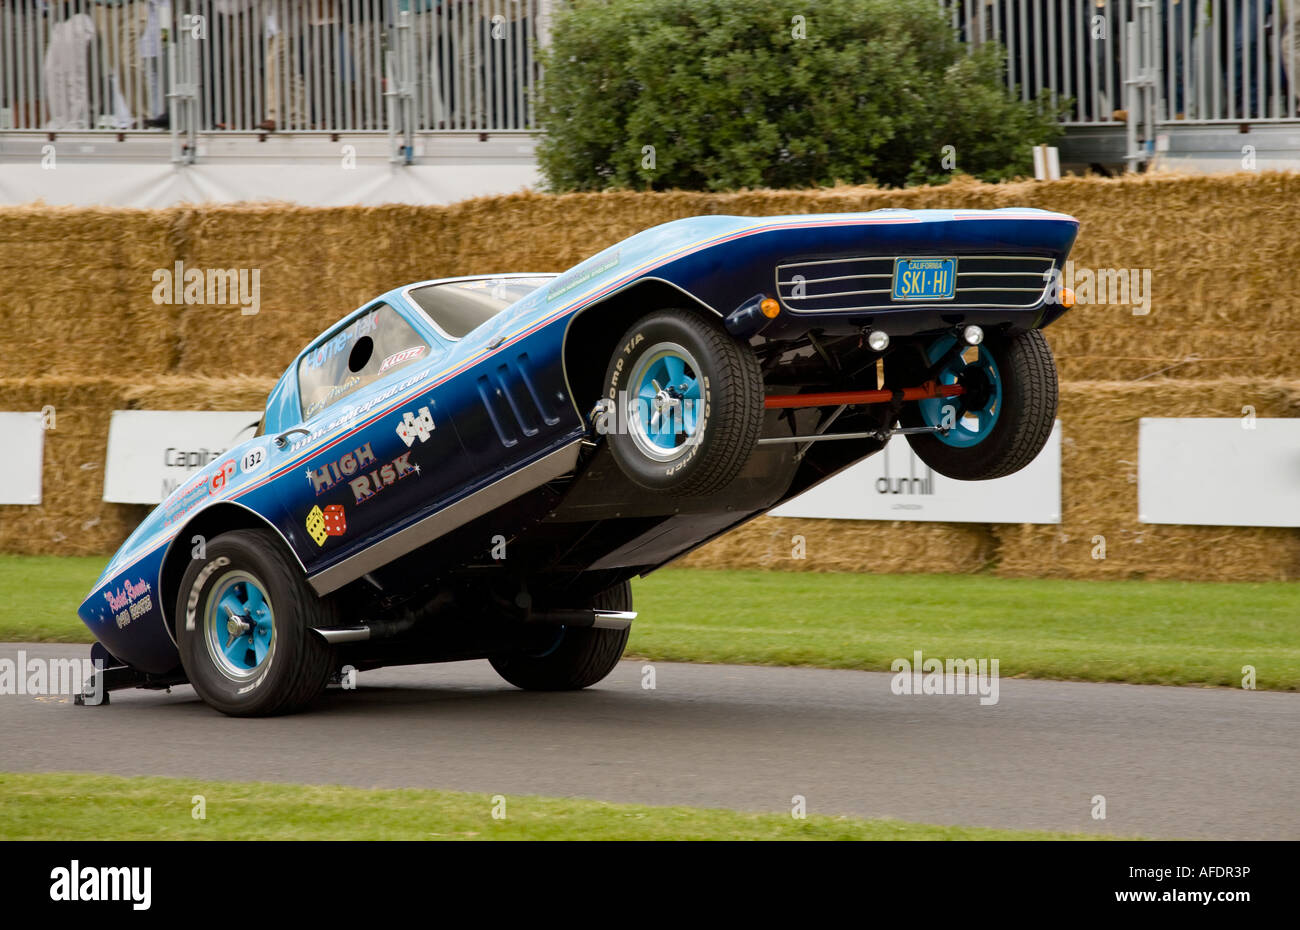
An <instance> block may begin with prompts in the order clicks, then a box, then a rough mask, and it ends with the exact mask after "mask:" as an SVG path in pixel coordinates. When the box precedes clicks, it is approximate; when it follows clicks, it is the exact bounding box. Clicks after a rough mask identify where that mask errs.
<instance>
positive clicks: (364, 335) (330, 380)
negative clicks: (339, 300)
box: [298, 303, 429, 420]
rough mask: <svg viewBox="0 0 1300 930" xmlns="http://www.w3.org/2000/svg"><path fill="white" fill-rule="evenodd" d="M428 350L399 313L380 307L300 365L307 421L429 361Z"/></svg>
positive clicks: (336, 334)
mask: <svg viewBox="0 0 1300 930" xmlns="http://www.w3.org/2000/svg"><path fill="white" fill-rule="evenodd" d="M428 348H429V347H428V345H426V344H425V341H424V339H423V338H422V337H421V336H420V335H419V333H417V332H416V331H415V330H414V329H412V328H411V324H410V323H408V322H406V320H404V319H402V316H401V314H399V313H398V312H397V311H396V310H394V309H393V308H392V307H390V306H389V305H388V304H384V303H381V304H376V305H374V306H373V307H371V308H370V309H368V310H367V311H366V312H365V313H363V314H362V315H361V316H359V317H357V318H356V319H354V320H353V321H352V322H351V323H349V324H348V325H347V326H346V327H344V328H343V329H340V330H337V331H335V332H334V333H331V334H330V335H329V336H327V337H326V338H324V339H322V340H321V341H320V342H318V343H316V344H315V345H314V346H312V348H310V349H309V350H308V351H307V354H306V355H304V356H303V357H302V361H300V362H299V363H298V396H299V397H300V398H301V399H302V416H303V419H304V420H308V419H311V418H312V417H313V416H315V415H316V414H317V413H319V412H320V411H322V410H324V409H325V408H326V407H328V406H330V405H331V404H334V403H336V402H337V401H340V400H342V399H343V398H344V397H347V396H348V395H349V394H352V393H353V392H355V391H359V390H360V389H361V388H363V387H365V386H366V385H367V384H370V383H371V382H372V381H375V380H377V379H379V378H381V377H383V378H386V377H388V376H389V375H390V374H391V373H393V372H394V371H397V370H398V369H399V368H403V367H405V366H407V365H409V364H411V363H412V362H414V361H416V360H417V359H420V358H423V357H424V356H425V355H426V353H427V351H428Z"/></svg>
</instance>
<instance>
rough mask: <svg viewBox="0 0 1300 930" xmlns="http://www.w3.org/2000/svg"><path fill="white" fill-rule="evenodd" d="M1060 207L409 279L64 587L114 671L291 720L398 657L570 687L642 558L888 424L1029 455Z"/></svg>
mask: <svg viewBox="0 0 1300 930" xmlns="http://www.w3.org/2000/svg"><path fill="white" fill-rule="evenodd" d="M1077 228H1078V223H1077V222H1076V221H1075V220H1074V219H1073V218H1071V217H1069V216H1064V215H1061V214H1056V213H1048V212H1043V211H1039V210H1030V209H1004V210H991V211H946V210H930V211H904V210H877V211H874V212H871V213H850V214H825V215H809V216H783V217H769V218H752V217H733V216H706V217H695V218H691V219H684V220H679V221H676V222H672V223H667V224H665V225H662V226H658V227H655V228H653V229H649V230H646V231H644V232H641V233H639V234H637V235H635V236H632V237H631V238H629V239H626V240H624V241H623V242H620V243H619V244H617V245H615V246H612V247H611V248H608V249H606V250H605V251H603V252H601V253H599V254H597V255H595V256H593V257H591V258H589V259H587V260H586V261H584V262H582V263H581V264H579V265H576V266H575V267H573V268H571V269H569V270H568V271H566V272H564V273H563V274H558V275H555V274H497V275H483V276H473V277H465V278H454V279H444V280H437V281H425V282H421V283H417V284H410V285H407V286H404V287H399V288H397V289H395V290H393V291H390V292H389V293H387V294H384V295H382V296H380V297H378V298H376V299H375V300H373V301H371V302H369V303H367V304H365V305H364V306H362V307H360V308H358V309H357V310H355V311H353V312H352V313H350V314H349V315H348V316H346V317H344V318H343V319H342V320H341V321H340V322H339V323H337V324H336V325H334V326H332V327H330V328H329V329H328V330H326V331H325V332H324V333H322V334H321V335H320V337H318V338H317V339H316V340H314V341H313V342H312V343H311V344H310V345H308V346H307V347H306V348H304V349H303V351H302V352H301V353H300V354H299V355H298V357H297V358H295V359H294V360H293V362H292V364H290V365H289V367H288V368H287V369H286V370H285V372H284V374H283V375H282V376H281V377H280V379H279V381H278V382H277V383H276V385H275V387H274V389H273V390H272V391H271V394H270V396H269V398H268V399H267V403H266V411H265V414H264V416H263V418H262V421H261V424H260V426H259V429H258V431H257V435H256V436H255V437H254V438H253V439H250V440H249V441H247V442H245V443H243V444H242V445H240V446H238V447H236V448H234V449H232V450H230V452H229V453H228V454H226V455H225V456H224V457H222V458H221V459H220V460H218V461H215V462H213V463H211V464H210V465H209V466H207V467H206V468H204V469H203V470H202V471H199V472H197V473H196V474H195V475H194V476H193V478H192V479H191V480H189V481H188V482H187V483H186V484H184V485H182V486H181V487H179V488H177V489H176V491H175V492H174V493H173V494H172V495H171V496H170V497H168V498H167V500H165V501H164V502H163V503H162V504H161V505H159V506H158V508H157V509H156V510H155V511H154V512H153V513H152V514H150V516H149V517H148V518H147V519H146V520H145V521H144V522H143V523H142V524H141V525H140V526H139V528H138V529H137V530H136V531H135V532H134V533H133V534H132V535H131V537H130V538H129V539H128V540H127V541H126V542H125V544H124V545H123V546H122V548H121V549H120V550H119V551H118V552H117V554H116V555H115V556H114V557H113V560H112V561H111V562H110V563H109V565H108V567H107V568H106V569H105V570H104V573H103V575H102V576H101V577H100V579H99V580H98V582H97V583H96V585H95V588H94V590H93V591H92V592H91V593H90V596H89V597H87V598H86V600H85V602H84V603H83V604H82V605H81V608H80V610H79V614H80V616H81V619H82V620H83V621H84V622H85V623H86V625H87V626H88V627H89V628H90V630H91V632H92V633H94V635H95V637H96V639H97V640H98V642H97V643H96V644H95V646H94V647H92V658H95V659H97V660H99V661H100V663H101V664H102V670H101V671H100V672H98V675H99V676H100V679H101V680H100V681H97V682H94V683H93V687H91V688H88V689H87V695H90V694H102V693H107V692H108V691H111V690H113V689H116V688H124V687H145V688H164V687H170V686H171V685H174V684H179V683H183V682H189V683H190V684H192V685H193V686H194V688H195V690H196V691H197V692H198V694H199V695H200V696H201V697H202V698H203V700H205V701H206V702H207V703H208V704H210V705H211V706H212V707H214V708H216V709H217V710H220V711H222V712H224V713H227V714H232V715H240V716H252V715H268V714H276V713H285V712H290V711H293V710H296V709H299V708H302V707H303V706H305V705H307V704H308V703H310V702H311V701H312V700H313V698H315V697H316V696H317V695H318V694H319V693H320V692H321V690H322V689H323V688H325V687H326V685H327V684H328V683H329V682H330V681H331V680H333V681H339V680H340V679H342V680H344V681H349V680H350V676H351V675H352V674H354V672H355V671H360V670H365V669H372V668H378V667H380V666H385V665H398V664H411V663H424V662H441V661H449V660H456V659H471V658H484V657H486V658H488V659H489V660H491V662H492V665H493V666H494V667H495V668H496V669H497V671H498V672H500V674H501V675H502V676H503V677H504V678H505V679H506V680H507V681H509V682H511V683H512V684H514V685H517V686H519V687H521V688H528V689H543V690H548V689H549V690H559V689H576V688H583V687H586V686H588V685H591V684H594V683H595V682H597V681H599V680H600V679H602V678H603V677H604V676H605V675H607V674H608V673H609V672H610V671H611V670H612V669H613V667H614V665H615V663H616V662H617V661H618V660H619V658H620V656H621V655H622V653H623V649H624V645H625V644H626V642H627V637H628V631H629V626H630V623H631V621H632V619H633V618H634V617H635V614H634V613H633V612H632V599H631V592H630V589H629V584H628V583H629V580H630V579H631V578H633V577H634V576H637V575H644V574H646V573H647V572H650V571H653V570H654V569H656V568H658V567H660V566H662V565H664V564H665V563H667V562H670V561H672V560H673V559H676V558H678V557H679V556H682V555H683V554H685V553H687V552H690V551H691V550H692V549H695V548H696V547H698V546H701V545H703V544H704V543H706V542H708V541H709V540H711V539H713V538H714V537H716V536H718V535H720V534H722V533H725V532H726V531H727V530H729V529H731V528H733V527H735V526H737V525H739V524H741V523H744V522H745V521H747V520H750V519H752V518H753V517H755V516H758V515H760V514H762V513H764V512H765V511H767V510H769V509H770V508H772V507H774V506H776V505H778V504H780V503H782V502H783V501H785V500H788V499H789V498H791V497H792V496H794V495H796V494H799V493H801V492H802V491H805V490H807V489H808V488H810V487H812V486H813V485H815V484H817V483H818V482H820V481H823V480H825V479H826V478H828V477H829V476H831V475H833V474H835V473H836V472H838V471H840V470H842V469H844V468H846V467H848V466H850V465H852V464H853V463H855V462H857V461H859V460H861V459H863V458H864V457H866V456H869V455H872V454H873V453H875V452H877V451H879V450H880V449H881V448H883V446H884V444H885V443H886V442H887V441H888V439H889V438H890V436H891V435H893V434H895V433H900V432H901V433H905V434H906V435H907V438H908V441H909V442H910V443H911V444H912V446H913V448H914V449H915V451H916V454H917V455H918V456H919V457H920V458H921V459H923V460H924V461H925V462H926V463H928V464H929V465H930V466H931V467H933V468H934V469H935V470H936V471H938V472H940V473H941V474H944V475H948V476H951V477H954V478H960V479H967V480H980V479H988V478H995V477H999V476H1002V475H1007V474H1010V473H1012V472H1014V471H1016V470H1017V469H1019V468H1022V467H1023V466H1025V465H1026V464H1028V463H1029V462H1030V461H1031V460H1032V459H1033V458H1034V457H1035V455H1037V453H1038V452H1039V450H1040V449H1041V448H1042V446H1043V444H1044V442H1045V441H1046V439H1047V436H1048V434H1049V432H1050V431H1051V428H1052V423H1053V418H1054V416H1055V413H1056V398H1057V383H1056V369H1055V365H1054V363H1053V360H1052V356H1051V352H1050V351H1049V349H1048V346H1047V343H1046V342H1045V340H1044V339H1043V335H1042V332H1041V330H1042V328H1043V327H1045V326H1047V325H1048V324H1050V323H1051V322H1053V321H1054V320H1055V319H1057V318H1058V317H1059V316H1060V315H1061V314H1062V313H1064V312H1065V311H1066V310H1067V309H1068V308H1069V307H1070V306H1071V305H1072V303H1073V295H1072V294H1070V293H1069V292H1068V290H1065V289H1063V288H1062V287H1061V286H1060V269H1061V268H1062V267H1063V265H1064V262H1065V259H1066V256H1067V254H1068V253H1069V250H1070V247H1071V245H1072V244H1073V242H1074V238H1075V235H1076V232H1077Z"/></svg>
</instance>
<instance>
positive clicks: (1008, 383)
mask: <svg viewBox="0 0 1300 930" xmlns="http://www.w3.org/2000/svg"><path fill="white" fill-rule="evenodd" d="M955 344H956V337H955V336H945V337H943V338H941V339H939V340H937V341H936V342H935V343H934V344H933V345H931V346H930V347H929V348H928V349H927V350H926V355H927V360H928V361H929V362H930V363H931V364H934V363H937V362H938V361H939V360H940V359H942V358H944V357H945V356H947V357H949V359H950V360H949V361H948V362H947V363H946V364H945V365H944V366H943V367H942V369H941V370H940V371H939V372H938V376H937V380H938V381H939V383H940V384H954V383H957V384H961V385H962V386H963V387H964V388H965V389H966V393H965V394H963V395H962V396H959V397H953V398H935V399H933V400H923V401H916V402H914V403H910V404H908V405H907V406H906V407H904V408H903V411H902V413H901V415H900V417H899V421H900V422H901V423H902V425H903V426H907V427H916V426H929V427H934V426H946V427H947V428H948V429H947V432H945V433H937V432H936V433H912V434H909V435H908V437H907V441H908V442H909V443H910V444H911V446H912V449H913V451H915V452H916V455H917V458H919V459H921V461H923V462H925V464H927V465H929V466H930V467H931V468H933V469H934V470H935V471H937V472H938V473H939V474H941V475H946V476H947V477H949V478H956V479H958V480H961V481H986V480H988V479H990V478H1002V477H1005V476H1006V475H1010V474H1014V473H1015V472H1018V471H1020V469H1022V468H1024V467H1025V466H1026V465H1028V464H1029V463H1030V462H1032V461H1033V460H1034V458H1035V457H1036V456H1037V455H1038V453H1039V452H1040V451H1042V448H1043V446H1044V445H1046V443H1047V438H1048V436H1050V435H1051V433H1052V426H1053V424H1054V422H1055V420H1056V405H1057V394H1058V387H1057V378H1056V363H1055V362H1054V361H1053V360H1052V350H1051V348H1050V347H1049V346H1048V345H1047V340H1046V339H1044V338H1043V334H1042V332H1041V331H1040V330H1036V329H1034V330H1029V331H1028V332H1023V333H1019V334H1018V335H1015V336H1011V337H1009V338H1008V337H1000V336H997V337H995V336H990V337H989V338H988V339H986V340H985V341H984V342H983V343H981V344H980V345H979V346H976V347H973V348H968V349H966V350H965V351H964V352H963V353H962V354H961V355H953V354H952V353H951V352H950V350H951V349H952V347H953V346H954V345H955ZM907 368H908V369H909V370H910V373H911V377H914V378H919V377H920V376H921V375H923V374H924V366H923V365H921V363H920V361H919V359H917V360H914V361H913V362H912V364H910V365H908V366H907Z"/></svg>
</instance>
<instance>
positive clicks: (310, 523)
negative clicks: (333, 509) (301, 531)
mask: <svg viewBox="0 0 1300 930" xmlns="http://www.w3.org/2000/svg"><path fill="white" fill-rule="evenodd" d="M307 534H308V535H309V536H311V538H312V539H314V540H316V545H318V546H323V545H325V540H326V539H328V538H329V531H328V530H326V529H325V514H324V513H323V512H322V511H321V509H320V507H313V508H312V509H311V510H310V511H308V512H307Z"/></svg>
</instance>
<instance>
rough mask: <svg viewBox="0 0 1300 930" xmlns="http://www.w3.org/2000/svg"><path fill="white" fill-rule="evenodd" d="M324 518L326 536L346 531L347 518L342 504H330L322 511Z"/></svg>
mask: <svg viewBox="0 0 1300 930" xmlns="http://www.w3.org/2000/svg"><path fill="white" fill-rule="evenodd" d="M321 516H323V517H324V518H325V533H326V535H328V536H342V535H343V534H344V533H346V532H347V531H348V519H347V516H346V515H345V513H344V512H343V505H342V504H330V505H328V506H327V507H326V508H325V509H324V510H323V511H322V512H321Z"/></svg>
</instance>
